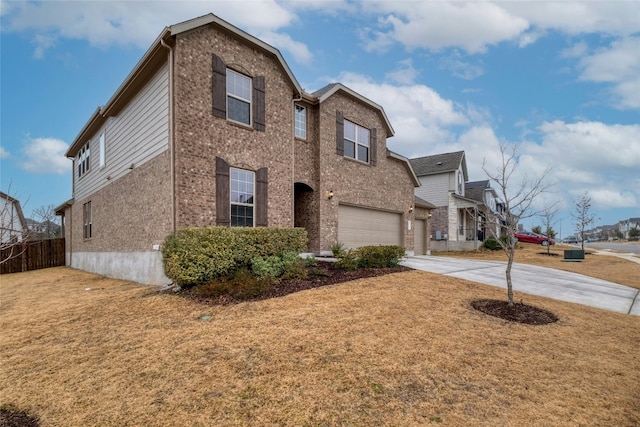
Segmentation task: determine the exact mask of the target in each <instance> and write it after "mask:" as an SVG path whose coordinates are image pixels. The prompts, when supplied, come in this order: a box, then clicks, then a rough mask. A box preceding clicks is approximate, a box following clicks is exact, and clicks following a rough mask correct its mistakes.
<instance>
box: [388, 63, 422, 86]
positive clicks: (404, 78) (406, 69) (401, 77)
mask: <svg viewBox="0 0 640 427" xmlns="http://www.w3.org/2000/svg"><path fill="white" fill-rule="evenodd" d="M417 76H418V70H416V69H415V68H414V67H413V61H412V60H411V58H409V59H405V60H404V61H400V62H399V63H398V66H397V68H396V69H395V70H394V71H390V72H388V73H387V74H386V77H387V78H388V79H389V80H391V81H393V82H394V83H399V84H403V85H409V84H412V83H413V82H415V80H416V77H417Z"/></svg>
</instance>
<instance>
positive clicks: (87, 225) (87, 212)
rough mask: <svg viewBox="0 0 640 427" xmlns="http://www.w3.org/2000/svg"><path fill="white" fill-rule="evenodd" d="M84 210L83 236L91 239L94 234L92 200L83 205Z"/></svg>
mask: <svg viewBox="0 0 640 427" xmlns="http://www.w3.org/2000/svg"><path fill="white" fill-rule="evenodd" d="M82 208H83V210H82V222H83V237H84V238H85V239H90V238H91V235H92V231H93V230H92V229H91V228H92V220H91V202H87V203H85V204H84V205H83V207H82Z"/></svg>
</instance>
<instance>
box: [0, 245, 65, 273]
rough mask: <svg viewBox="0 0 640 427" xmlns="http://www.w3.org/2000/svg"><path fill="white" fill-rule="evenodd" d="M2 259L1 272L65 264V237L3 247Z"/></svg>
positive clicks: (0, 253)
mask: <svg viewBox="0 0 640 427" xmlns="http://www.w3.org/2000/svg"><path fill="white" fill-rule="evenodd" d="M7 258H9V259H7ZM0 260H2V261H3V262H2V264H1V265H0V274H6V273H19V272H21V271H31V270H38V269H40V268H49V267H58V266H61V265H65V260H64V239H49V240H37V241H34V242H22V243H16V244H15V245H13V246H12V247H9V248H5V249H2V251H1V252H0ZM5 260H6V261H5Z"/></svg>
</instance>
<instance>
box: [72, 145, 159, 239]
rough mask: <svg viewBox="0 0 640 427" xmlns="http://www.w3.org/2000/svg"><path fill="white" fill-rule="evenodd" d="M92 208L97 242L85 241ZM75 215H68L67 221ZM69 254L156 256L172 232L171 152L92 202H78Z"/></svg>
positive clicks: (136, 170)
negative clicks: (87, 208) (85, 208)
mask: <svg viewBox="0 0 640 427" xmlns="http://www.w3.org/2000/svg"><path fill="white" fill-rule="evenodd" d="M89 201H90V202H91V211H92V238H91V239H88V240H86V239H84V237H83V225H84V222H83V206H84V204H85V203H87V202H89ZM68 214H69V210H67V212H66V215H68ZM65 224H66V230H65V232H66V233H65V234H66V236H65V237H67V238H69V235H68V233H69V232H71V236H70V237H71V238H70V240H67V241H68V242H70V245H69V244H67V250H70V251H73V252H133V251H151V250H152V246H153V245H154V244H162V242H163V241H164V238H165V237H166V235H167V234H169V233H170V232H171V179H170V174H169V152H168V151H165V152H164V153H163V154H161V155H159V156H157V157H156V158H154V159H153V160H150V161H148V162H147V163H144V164H143V165H142V166H140V167H136V168H134V169H132V170H131V171H129V172H128V173H127V174H126V175H124V176H123V177H121V178H118V179H117V180H114V181H112V182H111V183H110V185H108V186H106V187H104V188H103V189H101V190H98V191H97V192H95V193H93V194H92V195H91V196H89V197H87V198H84V199H80V200H75V202H74V204H73V206H72V208H71V218H70V219H69V218H65Z"/></svg>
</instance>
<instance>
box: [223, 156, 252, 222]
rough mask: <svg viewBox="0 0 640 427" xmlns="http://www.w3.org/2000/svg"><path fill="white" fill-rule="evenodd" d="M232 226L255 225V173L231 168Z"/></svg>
mask: <svg viewBox="0 0 640 427" xmlns="http://www.w3.org/2000/svg"><path fill="white" fill-rule="evenodd" d="M229 176H230V181H231V182H230V184H231V185H230V187H231V188H230V190H231V192H230V193H231V226H232V227H253V225H254V221H253V218H254V192H255V191H254V188H255V173H254V172H251V171H247V170H243V169H235V168H231V169H230V171H229Z"/></svg>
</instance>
